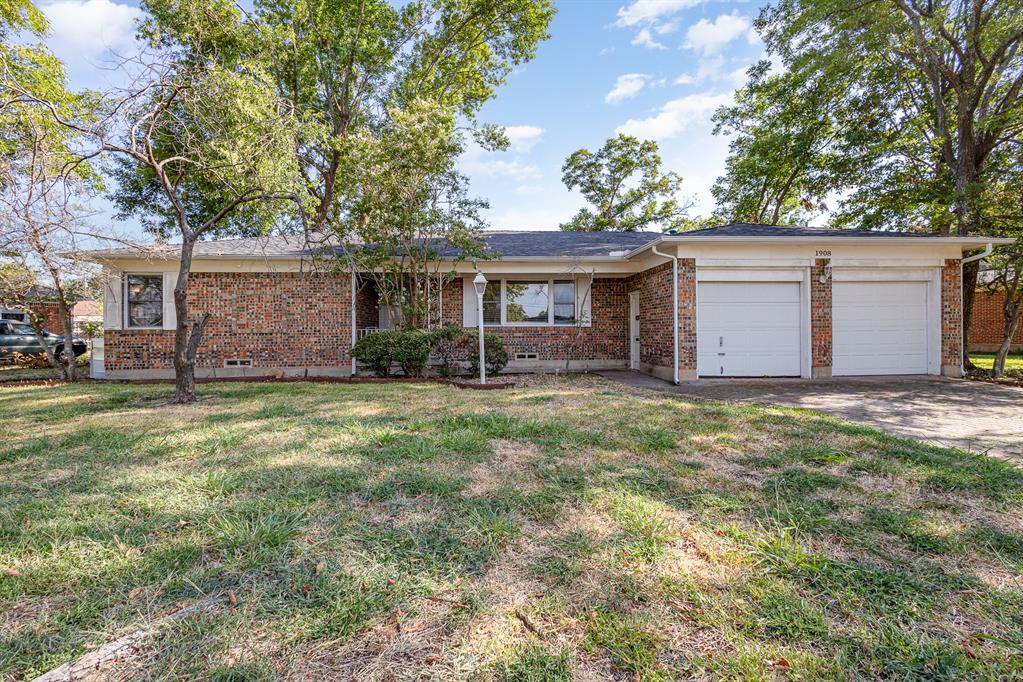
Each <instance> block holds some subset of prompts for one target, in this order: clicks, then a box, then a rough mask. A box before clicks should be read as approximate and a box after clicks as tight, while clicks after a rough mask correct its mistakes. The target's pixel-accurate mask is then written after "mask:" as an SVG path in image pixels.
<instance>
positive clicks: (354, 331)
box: [348, 268, 358, 376]
mask: <svg viewBox="0 0 1023 682" xmlns="http://www.w3.org/2000/svg"><path fill="white" fill-rule="evenodd" d="M357 335H358V330H357V329H356V328H355V268H352V348H355V342H356V341H357V340H358V339H356V336H357ZM348 354H349V355H350V356H351V358H352V376H355V356H354V355H352V351H351V349H349V351H348Z"/></svg>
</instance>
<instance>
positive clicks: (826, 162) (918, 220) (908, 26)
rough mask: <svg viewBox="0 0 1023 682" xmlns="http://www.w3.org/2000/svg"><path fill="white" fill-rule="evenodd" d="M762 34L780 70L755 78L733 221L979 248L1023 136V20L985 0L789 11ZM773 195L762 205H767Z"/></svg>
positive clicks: (746, 105)
mask: <svg viewBox="0 0 1023 682" xmlns="http://www.w3.org/2000/svg"><path fill="white" fill-rule="evenodd" d="M757 28H758V30H759V31H760V34H761V36H762V37H763V39H764V42H765V45H766V47H767V49H768V52H769V53H770V54H771V55H772V56H773V57H774V58H775V59H776V60H777V62H778V63H780V65H781V67H782V68H781V72H780V73H774V74H770V73H769V72H768V70H767V65H766V64H764V65H760V66H759V67H758V68H757V69H754V70H753V77H752V78H751V80H750V82H749V84H748V85H747V87H746V88H744V89H743V90H742V91H741V92H740V97H739V102H738V104H737V105H736V106H734V107H730V108H727V109H725V110H723V111H722V112H720V113H719V114H718V122H719V130H720V131H722V132H737V133H738V137H737V139H736V141H735V143H734V144H733V146H732V155H731V157H730V158H729V161H728V170H727V173H726V175H725V176H724V177H722V178H721V179H719V181H718V184H717V185H716V187H715V195H716V196H717V197H718V199H719V201H720V203H721V206H720V210H721V211H722V212H723V213H725V214H733V215H736V216H746V215H749V216H754V217H758V218H762V219H765V220H766V221H767V222H779V221H780V222H785V221H787V220H798V219H801V218H802V216H803V215H805V214H806V211H807V210H809V211H811V212H812V211H813V210H815V209H819V208H820V204H819V202H820V201H821V200H823V199H824V197H826V196H828V195H832V196H836V197H838V204H837V206H836V207H835V209H836V210H835V212H834V214H833V218H832V219H833V221H834V222H835V223H836V224H840V225H848V226H857V227H875V228H877V227H880V228H887V229H922V230H933V231H937V232H945V233H948V232H953V233H957V234H962V235H965V234H975V233H978V232H982V231H984V230H985V229H987V226H988V224H987V223H986V222H985V217H984V206H985V201H984V199H983V194H984V192H985V190H986V187H987V186H988V185H987V183H988V181H989V179H990V175H989V170H990V169H991V164H992V160H993V158H994V157H995V156H997V152H998V150H999V149H1003V148H1006V147H1008V146H1014V145H1018V144H1019V143H1020V134H1021V132H1023V108H1021V107H1023V99H1021V87H1023V55H1021V52H1020V48H1021V41H1023V6H1020V5H1019V4H1018V3H1008V2H997V1H995V0H979V1H977V2H963V1H961V0H934V1H933V2H927V3H915V2H908V1H907V0H885V1H884V2H878V3H867V4H862V3H858V4H849V3H845V2H841V1H840V0H779V2H776V3H773V4H771V5H769V6H768V7H766V8H765V9H764V10H763V11H762V13H761V15H760V17H759V19H758V21H757ZM762 190H763V196H762Z"/></svg>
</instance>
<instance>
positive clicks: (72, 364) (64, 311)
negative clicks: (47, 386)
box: [57, 289, 78, 381]
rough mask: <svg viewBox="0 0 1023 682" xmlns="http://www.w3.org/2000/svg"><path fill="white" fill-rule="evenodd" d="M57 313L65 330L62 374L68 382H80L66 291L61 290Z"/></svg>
mask: <svg viewBox="0 0 1023 682" xmlns="http://www.w3.org/2000/svg"><path fill="white" fill-rule="evenodd" d="M57 312H58V314H59V315H60V325H61V327H62V328H63V330H64V366H63V367H62V368H61V372H63V374H64V379H65V380H67V381H78V371H77V370H78V367H77V364H78V363H77V358H76V357H75V349H74V347H73V346H72V341H73V339H74V325H73V323H72V322H73V321H72V319H71V306H69V305H68V304H67V299H66V298H65V297H64V291H63V290H62V289H61V290H60V298H59V299H57Z"/></svg>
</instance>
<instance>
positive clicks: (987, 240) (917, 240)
mask: <svg viewBox="0 0 1023 682" xmlns="http://www.w3.org/2000/svg"><path fill="white" fill-rule="evenodd" d="M822 240H826V241H827V242H828V243H833V242H844V243H853V244H863V243H883V244H958V245H959V246H964V247H976V248H981V247H984V246H986V245H987V244H994V245H1003V244H1012V243H1013V242H1015V241H1016V240H1015V239H1011V238H1009V237H945V236H942V235H934V236H930V235H928V236H916V237H888V236H885V237H862V236H861V237H847V236H844V235H834V236H814V237H811V236H803V235H798V236H795V235H792V236H777V237H765V236H738V235H684V234H678V235H664V236H663V237H658V238H657V239H654V240H653V241H650V242H647V243H646V244H643V245H642V246H638V247H636V248H635V249H633V250H632V251H630V252H629V253H627V254H626V255H625V256H624V257H625V258H627V259H628V258H633V257H635V256H638V255H639V254H641V253H643V252H644V251H646V250H647V249H650V248H652V247H654V246H657V245H658V244H663V243H675V244H679V243H687V242H689V243H701V242H710V243H714V242H725V243H729V242H730V243H735V242H753V243H756V244H793V243H796V244H800V243H803V244H805V243H820V242H821V241H822Z"/></svg>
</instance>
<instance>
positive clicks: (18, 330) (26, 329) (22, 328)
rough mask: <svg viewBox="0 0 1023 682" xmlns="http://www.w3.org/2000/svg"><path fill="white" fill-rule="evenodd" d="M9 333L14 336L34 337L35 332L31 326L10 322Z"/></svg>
mask: <svg viewBox="0 0 1023 682" xmlns="http://www.w3.org/2000/svg"><path fill="white" fill-rule="evenodd" d="M10 325H11V331H12V332H14V333H15V334H32V335H35V330H34V329H32V325H29V324H24V323H21V322H11V323H10Z"/></svg>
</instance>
